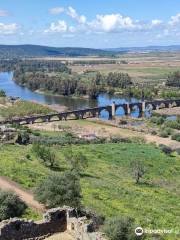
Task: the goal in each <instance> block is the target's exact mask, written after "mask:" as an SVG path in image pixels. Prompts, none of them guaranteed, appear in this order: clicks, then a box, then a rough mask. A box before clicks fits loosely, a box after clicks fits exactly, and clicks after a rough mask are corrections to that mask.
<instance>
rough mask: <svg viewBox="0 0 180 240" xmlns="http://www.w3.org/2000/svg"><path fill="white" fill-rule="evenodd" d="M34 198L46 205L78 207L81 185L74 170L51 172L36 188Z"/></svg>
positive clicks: (79, 204)
mask: <svg viewBox="0 0 180 240" xmlns="http://www.w3.org/2000/svg"><path fill="white" fill-rule="evenodd" d="M35 194H36V198H37V200H38V201H40V202H42V203H44V204H45V205H46V206H48V207H59V206H64V205H66V206H70V207H75V208H78V209H79V208H80V206H81V187H80V181H79V176H78V174H77V173H76V171H66V172H64V173H53V174H52V175H50V176H48V177H47V178H46V179H45V180H44V181H43V182H41V183H40V185H39V186H38V187H37V189H36V192H35Z"/></svg>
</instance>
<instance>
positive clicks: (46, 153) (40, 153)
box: [32, 143, 57, 168]
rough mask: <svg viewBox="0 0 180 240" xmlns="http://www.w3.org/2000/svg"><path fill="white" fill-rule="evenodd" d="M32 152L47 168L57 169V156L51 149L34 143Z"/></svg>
mask: <svg viewBox="0 0 180 240" xmlns="http://www.w3.org/2000/svg"><path fill="white" fill-rule="evenodd" d="M32 152H33V153H35V154H36V156H37V157H38V158H40V159H41V160H42V161H43V163H44V164H45V166H49V167H50V168H53V167H55V165H56V162H57V160H56V154H55V153H54V152H53V151H52V150H51V148H49V147H47V146H44V145H40V144H39V143H34V144H33V146H32Z"/></svg>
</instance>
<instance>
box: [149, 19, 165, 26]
mask: <svg viewBox="0 0 180 240" xmlns="http://www.w3.org/2000/svg"><path fill="white" fill-rule="evenodd" d="M151 23H152V26H159V25H161V24H162V23H163V21H162V20H159V19H153V20H152V21H151Z"/></svg>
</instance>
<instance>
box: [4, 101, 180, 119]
mask: <svg viewBox="0 0 180 240" xmlns="http://www.w3.org/2000/svg"><path fill="white" fill-rule="evenodd" d="M179 106H180V99H179V100H155V101H146V102H136V103H124V104H115V103H113V104H112V105H109V106H103V107H95V108H85V109H79V110H74V111H68V112H60V113H52V114H46V115H36V116H28V117H22V118H13V119H10V120H5V121H1V122H0V124H12V123H14V124H34V123H36V122H51V121H60V120H67V119H83V118H94V117H99V116H100V115H101V113H102V112H103V111H106V112H107V113H108V115H109V119H112V118H113V117H114V116H116V114H117V110H118V109H120V108H121V109H123V111H124V114H125V115H130V114H131V113H132V112H133V111H134V110H136V109H138V110H139V113H140V114H141V113H143V112H145V111H146V110H157V109H160V108H172V107H179Z"/></svg>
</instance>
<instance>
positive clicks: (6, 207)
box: [0, 190, 27, 221]
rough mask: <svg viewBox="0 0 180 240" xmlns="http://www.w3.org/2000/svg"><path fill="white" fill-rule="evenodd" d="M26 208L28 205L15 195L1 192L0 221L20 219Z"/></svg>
mask: <svg viewBox="0 0 180 240" xmlns="http://www.w3.org/2000/svg"><path fill="white" fill-rule="evenodd" d="M26 208H27V206H26V204H25V203H24V202H23V201H22V200H21V199H20V198H19V197H18V196H17V195H16V194H15V193H13V192H6V191H1V190H0V221H2V220H5V219H8V218H13V217H20V216H22V214H23V213H24V212H25V210H26Z"/></svg>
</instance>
